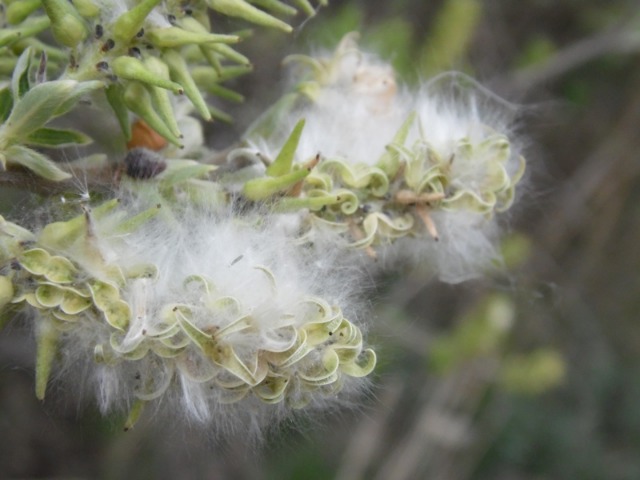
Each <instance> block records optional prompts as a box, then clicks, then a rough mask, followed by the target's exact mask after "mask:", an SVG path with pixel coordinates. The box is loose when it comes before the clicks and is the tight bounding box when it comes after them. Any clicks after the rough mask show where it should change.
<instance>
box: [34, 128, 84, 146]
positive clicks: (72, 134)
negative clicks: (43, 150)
mask: <svg viewBox="0 0 640 480" xmlns="http://www.w3.org/2000/svg"><path fill="white" fill-rule="evenodd" d="M92 141H93V140H92V139H91V137H89V136H88V135H85V134H84V133H82V132H78V131H77V130H63V129H58V128H47V127H43V128H39V129H38V130H36V131H35V132H33V133H32V134H31V135H29V136H28V137H27V138H26V139H25V143H26V144H28V145H36V146H40V147H59V146H62V145H72V144H76V145H88V144H89V143H91V142H92Z"/></svg>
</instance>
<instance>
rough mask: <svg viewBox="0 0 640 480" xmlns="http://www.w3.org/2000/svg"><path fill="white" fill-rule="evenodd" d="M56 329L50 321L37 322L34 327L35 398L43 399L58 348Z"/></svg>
mask: <svg viewBox="0 0 640 480" xmlns="http://www.w3.org/2000/svg"><path fill="white" fill-rule="evenodd" d="M59 335H60V334H59V333H58V331H57V330H56V329H55V328H54V327H53V325H52V323H51V322H50V321H46V320H43V321H41V322H38V325H37V328H36V398H37V399H38V400H44V395H45V392H46V390H47V382H48V381H49V376H50V375H51V368H52V366H53V360H54V358H55V356H56V352H57V350H58V337H59Z"/></svg>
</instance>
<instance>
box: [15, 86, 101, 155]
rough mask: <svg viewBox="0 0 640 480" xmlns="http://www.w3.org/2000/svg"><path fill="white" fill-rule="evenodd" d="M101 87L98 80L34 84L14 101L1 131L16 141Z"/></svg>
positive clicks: (65, 111)
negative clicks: (18, 99)
mask: <svg viewBox="0 0 640 480" xmlns="http://www.w3.org/2000/svg"><path fill="white" fill-rule="evenodd" d="M102 86H103V83H102V82H100V81H98V80H96V81H90V82H76V81H75V80H54V81H51V82H46V83H41V84H40V85H36V86H35V87H33V88H32V89H31V90H29V91H28V92H27V93H25V94H24V96H23V97H22V98H21V99H20V101H17V102H15V105H14V108H13V110H12V112H11V114H10V115H9V118H7V121H6V123H5V125H4V126H3V130H4V131H3V132H2V134H3V136H4V137H5V138H7V139H9V140H10V143H18V142H20V141H21V140H22V139H23V138H25V137H27V136H28V135H29V134H31V133H32V132H34V131H36V130H38V129H39V128H41V127H42V126H44V124H45V123H47V122H48V121H49V120H51V119H52V118H55V117H57V116H60V115H62V114H64V113H67V112H68V111H69V110H71V108H73V106H74V105H75V104H76V103H77V102H78V100H79V99H80V97H82V95H84V94H86V93H88V92H89V91H92V90H95V89H96V88H100V87H102Z"/></svg>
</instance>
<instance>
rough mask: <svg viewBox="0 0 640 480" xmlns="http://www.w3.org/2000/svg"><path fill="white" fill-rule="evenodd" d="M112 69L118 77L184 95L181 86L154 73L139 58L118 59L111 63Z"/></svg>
mask: <svg viewBox="0 0 640 480" xmlns="http://www.w3.org/2000/svg"><path fill="white" fill-rule="evenodd" d="M111 69H112V70H113V73H115V74H116V75H117V76H118V77H121V78H124V79H127V80H137V81H138V82H142V83H147V84H149V85H154V86H156V87H160V88H165V89H167V90H171V91H172V92H173V93H177V94H179V95H181V94H182V93H184V90H183V88H182V87H181V86H180V85H179V84H177V83H175V82H172V81H171V80H167V79H165V78H163V77H162V76H160V75H157V74H155V73H153V72H152V71H151V70H150V69H149V68H148V67H146V66H145V65H144V64H143V63H142V62H141V61H140V60H138V59H137V58H133V57H117V58H116V59H114V60H113V61H112V62H111Z"/></svg>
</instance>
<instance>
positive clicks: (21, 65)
mask: <svg viewBox="0 0 640 480" xmlns="http://www.w3.org/2000/svg"><path fill="white" fill-rule="evenodd" d="M32 52H33V50H32V49H31V47H29V48H27V49H26V50H25V51H24V52H22V54H21V55H20V58H18V61H17V62H16V66H15V68H14V70H13V75H12V76H11V93H12V94H13V98H14V99H15V101H16V102H17V101H18V99H20V98H22V96H23V95H24V94H25V93H27V91H28V90H29V67H30V66H31V57H32Z"/></svg>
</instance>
